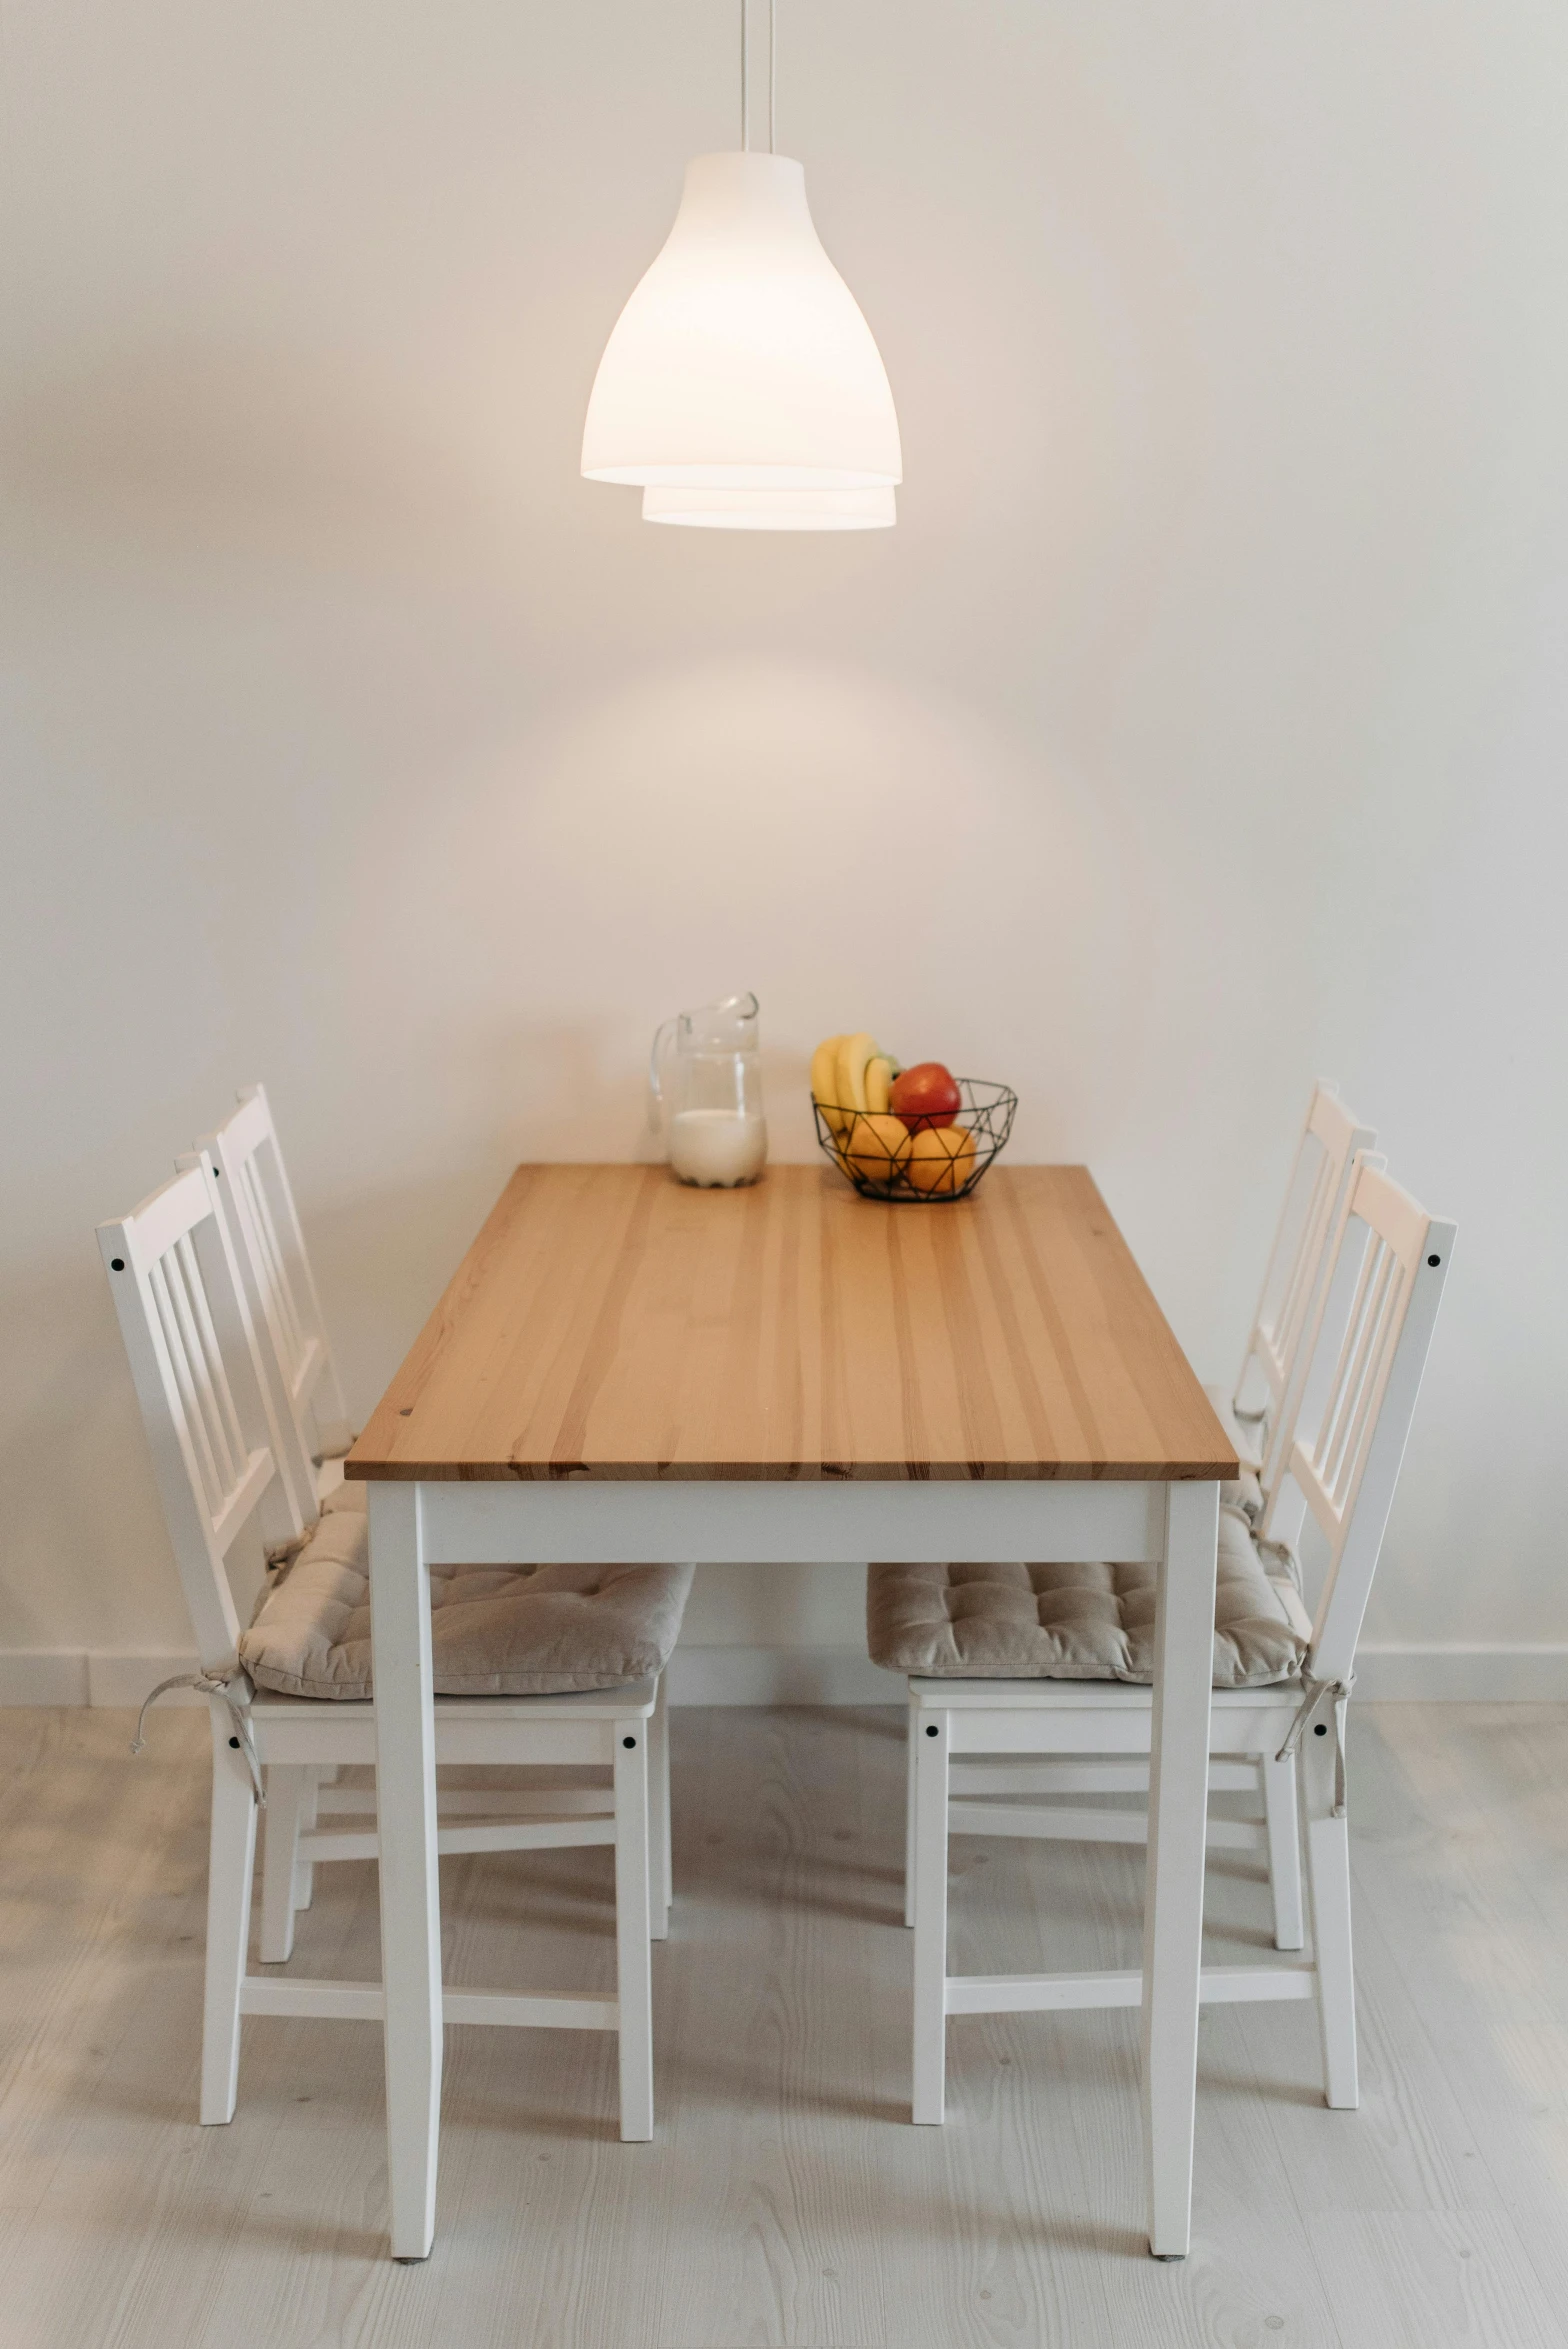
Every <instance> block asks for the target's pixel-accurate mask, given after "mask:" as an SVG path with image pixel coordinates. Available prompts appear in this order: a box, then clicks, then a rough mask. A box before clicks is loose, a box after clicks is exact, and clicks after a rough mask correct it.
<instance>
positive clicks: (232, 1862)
mask: <svg viewBox="0 0 1568 2349" xmlns="http://www.w3.org/2000/svg"><path fill="white" fill-rule="evenodd" d="M211 1711H212V1831H211V1836H210V1839H209V1844H208V1857H207V1972H206V1991H205V1997H204V2002H203V2013H202V2040H201V2118H202V2124H203V2126H204V2127H212V2126H214V2125H215V2124H221V2123H222V2122H224V2121H232V2120H233V2118H234V2104H235V2098H236V2096H237V2095H238V2093H239V2076H240V1985H241V1984H242V1983H243V1981H244V1979H245V1958H246V1952H247V1950H248V1949H249V1947H250V1898H251V1876H252V1872H253V1871H254V1868H255V1865H256V1794H255V1789H254V1788H253V1786H252V1785H251V1781H250V1770H249V1767H248V1766H247V1763H246V1760H245V1756H244V1755H243V1754H242V1753H240V1752H238V1751H237V1750H236V1749H235V1748H234V1747H232V1746H231V1745H230V1743H229V1739H230V1736H231V1735H232V1730H231V1726H230V1721H229V1715H228V1711H227V1709H226V1708H225V1707H224V1706H223V1705H220V1704H216V1703H215V1704H214V1705H213V1706H212V1708H211Z"/></svg>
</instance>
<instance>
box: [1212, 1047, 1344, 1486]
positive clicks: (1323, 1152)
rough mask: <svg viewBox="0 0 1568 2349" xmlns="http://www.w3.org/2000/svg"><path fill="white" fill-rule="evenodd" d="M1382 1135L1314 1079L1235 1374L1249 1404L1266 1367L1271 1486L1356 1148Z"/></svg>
mask: <svg viewBox="0 0 1568 2349" xmlns="http://www.w3.org/2000/svg"><path fill="white" fill-rule="evenodd" d="M1376 1139H1377V1136H1376V1135H1375V1134H1374V1132H1373V1130H1372V1128H1371V1127H1370V1126H1363V1125H1358V1124H1357V1122H1356V1120H1355V1118H1354V1117H1353V1116H1352V1115H1351V1113H1350V1111H1349V1110H1348V1109H1347V1108H1346V1107H1345V1106H1344V1103H1343V1102H1342V1101H1341V1100H1340V1099H1339V1098H1338V1096H1337V1094H1336V1093H1335V1091H1334V1088H1333V1086H1332V1085H1326V1084H1324V1083H1322V1082H1321V1080H1320V1081H1319V1083H1318V1084H1316V1085H1315V1086H1314V1087H1313V1090H1312V1099H1311V1100H1310V1101H1309V1102H1308V1104H1307V1116H1306V1123H1305V1124H1304V1125H1303V1127H1302V1129H1301V1140H1300V1141H1299V1143H1298V1144H1297V1145H1296V1156H1295V1160H1294V1163H1293V1164H1292V1167H1291V1170H1290V1180H1289V1182H1288V1183H1287V1185H1286V1187H1285V1202H1284V1205H1283V1207H1282V1208H1281V1210H1280V1219H1279V1224H1278V1226H1277V1228H1276V1230H1275V1233H1274V1245H1273V1247H1272V1248H1271V1249H1270V1251H1269V1260H1268V1267H1267V1270H1266V1271H1265V1273H1264V1275H1263V1287H1262V1289H1261V1291H1260V1293H1259V1296H1258V1309H1257V1312H1256V1313H1255V1314H1254V1315H1253V1318H1252V1328H1251V1330H1250V1331H1249V1333H1248V1336H1247V1347H1246V1352H1245V1353H1244V1354H1243V1355H1242V1358H1241V1369H1240V1372H1239V1373H1238V1375H1237V1379H1236V1394H1235V1400H1236V1407H1237V1409H1238V1410H1240V1411H1247V1410H1248V1408H1249V1407H1248V1403H1247V1396H1248V1393H1249V1382H1251V1383H1250V1392H1251V1393H1252V1394H1253V1395H1254V1396H1255V1397H1256V1396H1257V1394H1258V1380H1257V1378H1255V1377H1254V1367H1255V1368H1256V1371H1257V1373H1258V1374H1260V1375H1261V1381H1262V1389H1263V1394H1262V1399H1261V1401H1259V1402H1257V1403H1256V1404H1255V1405H1254V1406H1253V1408H1255V1409H1261V1410H1262V1411H1263V1412H1264V1414H1265V1415H1266V1427H1267V1437H1266V1440H1265V1444H1264V1451H1263V1489H1264V1492H1265V1493H1268V1492H1269V1491H1271V1490H1272V1488H1273V1486H1274V1485H1275V1483H1276V1482H1277V1481H1278V1478H1279V1473H1280V1469H1281V1467H1282V1465H1283V1461H1284V1448H1283V1433H1284V1429H1285V1426H1286V1425H1287V1423H1288V1422H1290V1421H1292V1420H1293V1419H1294V1417H1295V1411H1296V1405H1297V1403H1298V1401H1299V1396H1300V1386H1301V1380H1302V1378H1303V1376H1304V1375H1305V1370H1306V1361H1307V1351H1308V1350H1307V1346H1306V1343H1305V1340H1306V1338H1307V1336H1308V1333H1309V1332H1310V1330H1311V1329H1312V1326H1313V1320H1314V1316H1315V1314H1316V1312H1317V1308H1318V1306H1319V1304H1320V1303H1321V1301H1322V1295H1323V1288H1324V1274H1325V1270H1326V1266H1327V1261H1328V1248H1329V1242H1330V1240H1331V1239H1332V1238H1333V1235H1334V1233H1335V1231H1336V1229H1337V1228H1338V1223H1339V1217H1340V1211H1341V1209H1342V1208H1343V1206H1344V1203H1345V1194H1346V1192H1347V1190H1348V1189H1349V1186H1350V1169H1351V1164H1352V1161H1353V1160H1354V1158H1355V1155H1356V1153H1357V1151H1368V1150H1370V1149H1371V1148H1372V1145H1373V1143H1374V1142H1375V1141H1376Z"/></svg>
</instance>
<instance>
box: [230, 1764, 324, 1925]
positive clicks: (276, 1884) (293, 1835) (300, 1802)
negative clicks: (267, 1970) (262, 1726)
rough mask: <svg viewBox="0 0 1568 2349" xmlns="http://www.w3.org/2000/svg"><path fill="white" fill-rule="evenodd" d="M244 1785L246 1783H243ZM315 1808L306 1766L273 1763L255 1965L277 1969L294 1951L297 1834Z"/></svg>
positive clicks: (263, 1846) (270, 1770)
mask: <svg viewBox="0 0 1568 2349" xmlns="http://www.w3.org/2000/svg"><path fill="white" fill-rule="evenodd" d="M246 1783H247V1785H248V1784H249V1778H248V1777H247V1780H246ZM314 1806H315V1784H314V1779H313V1774H312V1770H311V1765H310V1764H309V1763H308V1762H273V1763H271V1764H269V1766H268V1769H267V1824H266V1828H265V1831H264V1833H263V1836H262V1860H261V1962H262V1964H263V1965H265V1966H281V1965H282V1964H283V1962H284V1960H285V1959H286V1958H289V1957H291V1956H292V1955H293V1951H294V1911H295V1909H296V1908H299V1907H302V1906H303V1903H302V1902H301V1901H300V1899H299V1897H298V1895H299V1831H300V1827H301V1825H302V1824H303V1815H304V1813H305V1811H306V1810H307V1809H312V1810H313V1809H314Z"/></svg>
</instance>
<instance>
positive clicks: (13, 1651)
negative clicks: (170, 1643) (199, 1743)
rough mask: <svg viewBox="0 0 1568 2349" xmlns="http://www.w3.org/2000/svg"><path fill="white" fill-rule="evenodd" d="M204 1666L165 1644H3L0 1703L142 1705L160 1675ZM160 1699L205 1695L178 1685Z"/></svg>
mask: <svg viewBox="0 0 1568 2349" xmlns="http://www.w3.org/2000/svg"><path fill="white" fill-rule="evenodd" d="M199 1668H200V1659H199V1658H198V1657H196V1656H194V1655H180V1654H177V1653H172V1652H171V1651H170V1650H168V1649H166V1648H157V1649H145V1648H0V1705H139V1704H140V1703H141V1701H142V1699H143V1697H144V1696H146V1695H147V1694H148V1692H149V1691H150V1690H152V1689H155V1688H156V1687H157V1685H158V1683H159V1681H160V1680H170V1679H172V1678H173V1677H174V1675H175V1674H176V1673H177V1672H195V1671H197V1670H198V1669H199ZM159 1702H160V1703H161V1704H165V1705H199V1704H204V1703H205V1702H206V1700H205V1698H203V1697H199V1696H198V1695H197V1694H196V1691H195V1690H194V1689H191V1688H176V1689H171V1690H170V1691H169V1694H168V1695H167V1696H166V1697H161V1698H160V1699H159Z"/></svg>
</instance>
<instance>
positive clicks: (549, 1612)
mask: <svg viewBox="0 0 1568 2349" xmlns="http://www.w3.org/2000/svg"><path fill="white" fill-rule="evenodd" d="M361 1489H362V1488H361ZM341 1491H342V1493H343V1495H345V1496H349V1495H352V1494H353V1493H354V1492H355V1487H353V1486H352V1485H348V1486H344V1487H342V1488H341ZM333 1504H336V1505H333ZM369 1551H370V1529H369V1522H368V1518H367V1515H366V1511H365V1506H364V1503H363V1502H359V1503H357V1504H356V1502H355V1501H354V1500H353V1499H352V1498H347V1497H345V1498H343V1499H341V1500H340V1499H339V1496H338V1495H337V1494H334V1495H333V1496H332V1499H331V1502H329V1504H328V1506H327V1508H326V1510H325V1511H324V1513H323V1515H322V1518H321V1521H320V1523H319V1524H318V1525H317V1527H316V1529H315V1531H314V1532H313V1534H312V1535H311V1537H310V1540H309V1541H308V1543H307V1544H306V1545H305V1547H304V1549H303V1550H302V1551H301V1552H300V1554H299V1556H298V1557H297V1558H295V1559H294V1560H293V1561H292V1563H291V1564H289V1565H287V1566H285V1567H284V1568H283V1569H281V1571H280V1572H279V1574H278V1576H277V1579H276V1581H275V1583H274V1585H273V1587H272V1588H271V1589H270V1590H268V1591H267V1592H266V1593H265V1595H264V1597H263V1600H262V1604H261V1606H260V1607H259V1608H258V1610H257V1613H256V1616H255V1619H254V1621H253V1622H252V1624H251V1626H250V1628H249V1630H248V1631H246V1632H244V1633H242V1634H241V1637H240V1643H239V1655H240V1661H241V1663H242V1664H243V1665H244V1667H245V1670H246V1671H247V1672H248V1673H249V1674H250V1677H251V1679H252V1680H253V1681H254V1683H255V1684H256V1686H257V1687H258V1688H263V1689H273V1690H275V1691H276V1692H277V1693H278V1694H280V1695H282V1696H294V1697H329V1698H350V1699H354V1698H359V1699H363V1698H365V1697H368V1696H369V1695H370V1694H371V1693H372V1689H371V1673H370V1555H369ZM691 1578H692V1568H691V1567H690V1566H432V1568H431V1569H430V1613H431V1648H432V1656H433V1660H434V1667H435V1670H434V1685H435V1689H436V1693H437V1694H438V1695H440V1696H554V1695H560V1694H564V1693H566V1692H568V1691H571V1690H575V1689H596V1688H619V1687H621V1686H623V1685H624V1684H625V1683H626V1682H628V1681H634V1680H644V1679H649V1678H654V1677H656V1676H657V1675H658V1674H659V1673H660V1672H662V1671H663V1669H664V1667H665V1665H666V1664H667V1663H668V1661H669V1658H670V1651H671V1649H672V1648H673V1647H674V1645H675V1641H676V1637H677V1635H678V1633H679V1631H680V1626H681V1615H682V1611H683V1610H684V1608H685V1605H686V1596H687V1592H688V1591H689V1590H690V1588H691Z"/></svg>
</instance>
